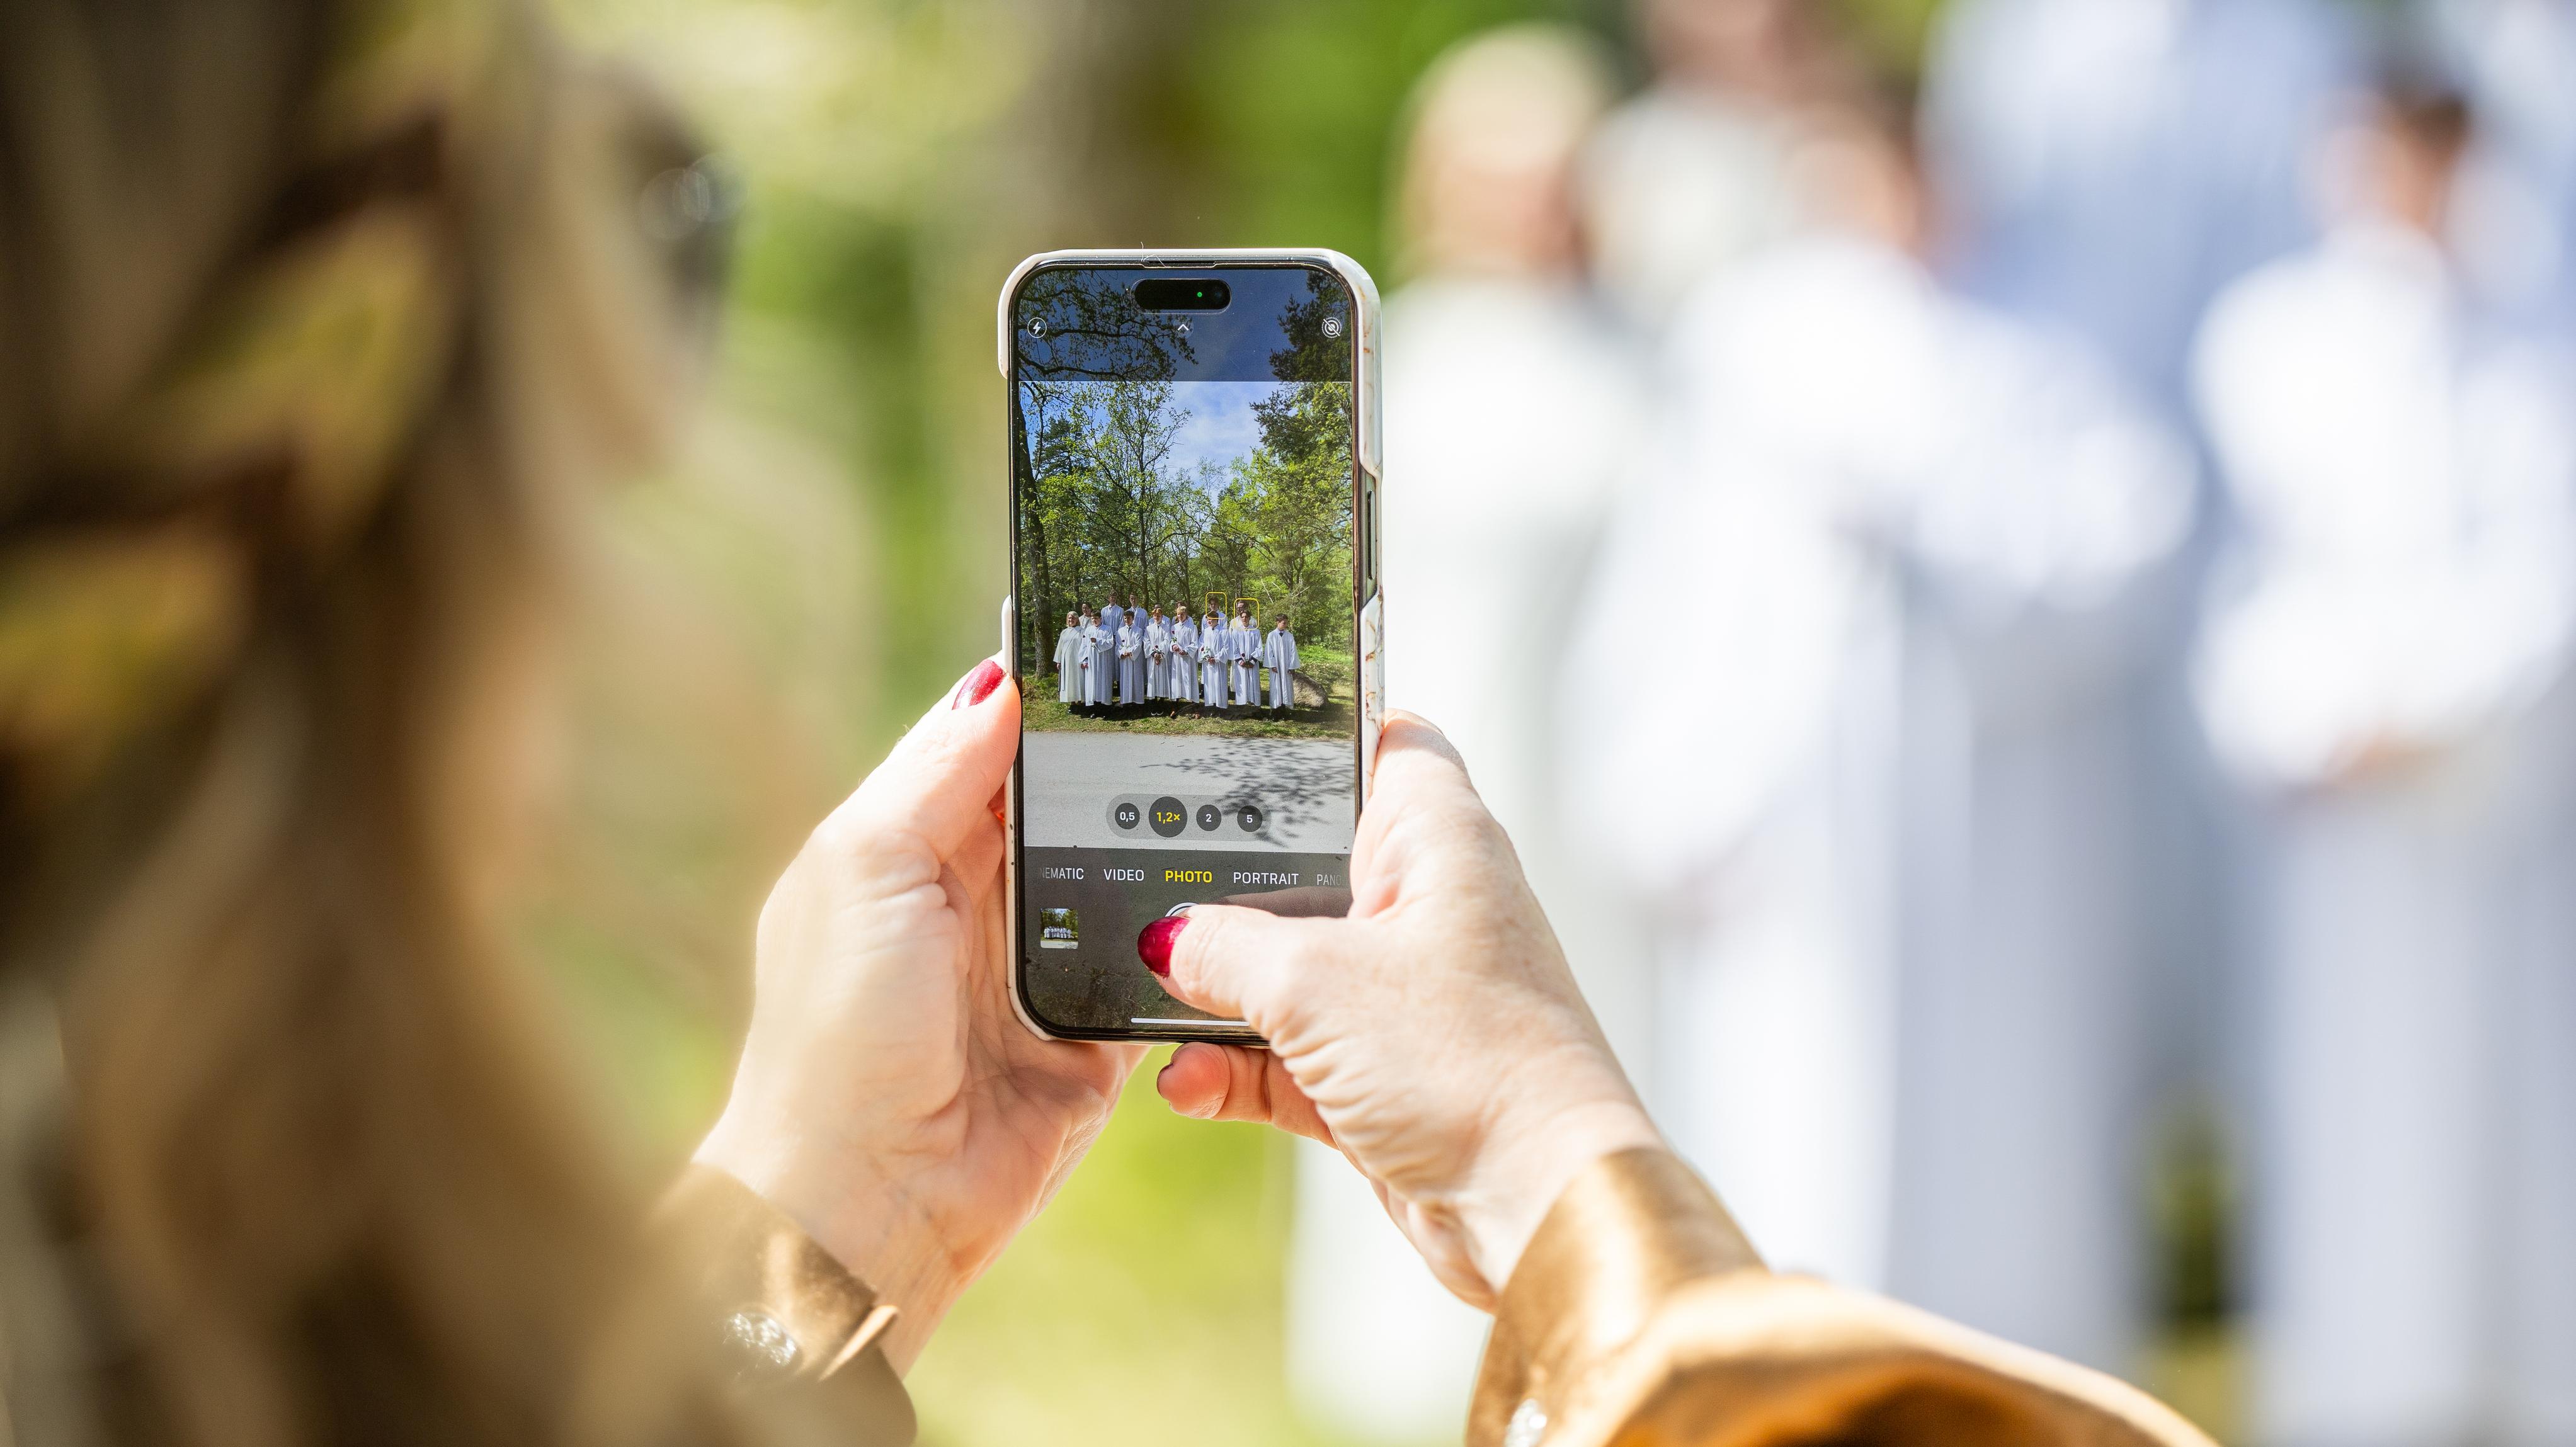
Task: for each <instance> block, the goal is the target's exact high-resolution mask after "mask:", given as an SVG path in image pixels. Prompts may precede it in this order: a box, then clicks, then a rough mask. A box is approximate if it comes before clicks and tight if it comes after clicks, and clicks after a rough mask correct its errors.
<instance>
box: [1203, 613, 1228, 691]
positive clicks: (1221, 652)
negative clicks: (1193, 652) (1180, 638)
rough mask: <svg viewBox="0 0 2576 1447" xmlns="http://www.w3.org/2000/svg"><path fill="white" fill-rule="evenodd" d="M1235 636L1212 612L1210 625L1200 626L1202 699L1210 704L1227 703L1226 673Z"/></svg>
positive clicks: (1208, 622) (1209, 619) (1209, 618)
mask: <svg viewBox="0 0 2576 1447" xmlns="http://www.w3.org/2000/svg"><path fill="white" fill-rule="evenodd" d="M1233 640H1234V635H1233V634H1232V633H1230V632H1228V631H1227V630H1226V626H1225V623H1224V620H1222V619H1220V618H1218V617H1217V616H1216V615H1215V614H1213V613H1211V614H1209V615H1208V621H1207V626H1205V627H1204V628H1201V629H1200V630H1199V649H1200V652H1199V659H1200V662H1199V702H1201V703H1204V704H1206V705H1207V706H1208V707H1210V708H1223V707H1225V677H1226V673H1227V672H1228V668H1229V665H1230V663H1231V662H1232V660H1233V657H1234V641H1233Z"/></svg>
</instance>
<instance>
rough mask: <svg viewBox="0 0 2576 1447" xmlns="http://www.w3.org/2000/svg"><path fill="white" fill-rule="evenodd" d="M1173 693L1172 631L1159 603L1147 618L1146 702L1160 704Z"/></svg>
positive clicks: (1149, 612) (1148, 613) (1147, 614)
mask: <svg viewBox="0 0 2576 1447" xmlns="http://www.w3.org/2000/svg"><path fill="white" fill-rule="evenodd" d="M1171 693H1172V630H1171V627H1170V626H1169V625H1168V624H1166V623H1164V621H1163V605H1162V604H1160V603H1157V604H1155V605H1154V606H1153V608H1152V609H1150V610H1148V612H1147V613H1146V616H1145V700H1146V702H1148V703H1160V702H1162V701H1163V700H1164V699H1166V698H1169V697H1171Z"/></svg>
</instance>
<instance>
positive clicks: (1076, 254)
mask: <svg viewBox="0 0 2576 1447" xmlns="http://www.w3.org/2000/svg"><path fill="white" fill-rule="evenodd" d="M1085 262H1095V263H1104V264H1110V265H1120V266H1128V265H1143V266H1148V267H1152V266H1169V267H1173V268H1176V269H1194V268H1206V267H1216V266H1226V265H1234V264H1240V263H1244V262H1295V263H1301V264H1305V265H1310V266H1322V267H1326V268H1329V269H1330V270H1331V271H1332V272H1333V273H1334V274H1335V275H1338V276H1339V277H1341V279H1342V281H1343V283H1344V284H1345V285H1347V286H1349V287H1350V289H1351V320H1352V323H1353V332H1354V336H1353V345H1354V347H1355V349H1356V354H1357V358H1358V366H1357V368H1356V371H1357V375H1356V377H1355V378H1354V379H1353V389H1352V407H1351V411H1352V422H1353V425H1354V426H1355V427H1356V428H1357V430H1358V434H1359V435H1358V436H1357V438H1356V439H1354V442H1355V456H1356V459H1357V462H1358V469H1359V478H1358V489H1359V496H1358V497H1357V498H1356V499H1355V500H1354V503H1353V515H1354V520H1353V524H1352V527H1353V531H1354V532H1355V534H1356V535H1357V539H1356V543H1355V547H1356V550H1357V551H1358V553H1359V554H1360V558H1361V562H1360V568H1359V572H1360V581H1359V584H1358V587H1357V589H1356V593H1357V602H1358V610H1357V611H1358V615H1359V616H1358V635H1359V637H1358V648H1359V682H1358V689H1359V709H1360V741H1359V751H1360V756H1359V761H1358V774H1359V797H1360V808H1361V810H1362V811H1363V812H1365V811H1366V810H1367V808H1368V801H1369V795H1370V793H1371V785H1372V784H1373V783H1374V781H1375V776H1376V772H1377V741H1378V735H1379V734H1380V733H1381V732H1382V731H1383V730H1384V729H1385V727H1386V587H1385V578H1384V575H1383V573H1382V571H1381V570H1380V567H1379V561H1380V559H1381V558H1382V556H1383V549H1382V548H1381V547H1380V545H1379V544H1380V538H1379V528H1380V520H1381V519H1382V518H1383V517H1384V515H1385V513H1384V509H1383V506H1382V499H1383V495H1384V492H1385V481H1384V471H1383V466H1382V458H1383V452H1382V450H1381V447H1380V442H1381V438H1380V433H1379V420H1380V416H1379V395H1380V382H1379V376H1380V368H1379V345H1380V342H1381V340H1382V326H1381V321H1380V315H1379V311H1380V308H1379V304H1378V294H1377V282H1376V280H1375V279H1374V278H1372V277H1370V275H1369V274H1368V272H1367V270H1366V269H1364V268H1363V267H1361V265H1360V264H1359V263H1358V262H1356V261H1353V260H1351V259H1350V258H1349V257H1347V256H1344V255H1343V254H1341V253H1340V252H1338V251H1329V250H1323V249H1320V248H1312V249H1307V248H1286V249H1277V250H1273V249H1268V248H1258V247H1255V248H1222V247H1221V248H1216V249H1212V250H1205V251H1163V250H1154V249H1140V250H1114V251H1042V252H1039V253H1038V254H1037V255H1035V256H1032V257H1029V258H1028V259H1026V260H1024V261H1022V262H1021V263H1020V264H1019V265H1018V266H1015V267H1013V268H1011V274H1010V275H1009V276H1007V277H1005V278H1003V281H1002V294H1001V296H1000V298H999V299H998V300H997V301H996V302H995V303H994V307H993V360H994V364H995V365H996V366H997V367H998V368H999V369H1000V371H1001V374H1002V386H1003V391H1004V393H1005V396H1004V402H1003V406H1004V422H1003V426H1004V428H1005V431H1006V432H1007V429H1008V427H1009V425H1010V424H1009V420H1008V419H1009V411H1008V408H1009V398H1008V395H1007V394H1008V392H1009V389H1010V381H1011V300H1012V298H1014V297H1016V296H1018V295H1019V292H1020V284H1021V283H1022V282H1024V281H1026V280H1027V279H1028V276H1029V273H1031V272H1033V271H1036V270H1037V269H1038V268H1040V267H1042V266H1048V265H1053V264H1058V263H1071V264H1081V263H1085ZM1016 565H1017V560H1016V559H1013V560H1009V561H1008V562H1007V563H1006V567H1016ZM1005 576H1014V575H1013V574H1008V573H1006V574H1005ZM1001 624H1002V634H1001V640H1002V655H1003V657H1004V658H1005V659H1006V660H1008V666H1009V667H1010V670H1011V683H1012V686H1013V687H1018V686H1019V684H1020V682H1021V679H1020V649H1019V616H1018V610H1017V600H1016V599H1015V598H1014V597H1012V596H1011V595H1009V594H1005V595H1004V596H1003V598H1002V614H1001ZM1002 798H1003V807H1004V810H1005V814H1004V819H1003V829H1004V832H1005V843H1006V847H1005V848H1004V849H1003V851H1002V868H1003V871H1004V873H1003V894H1004V897H1005V899H1006V900H1007V901H1008V905H1007V908H1006V909H1005V910H1004V915H1005V919H1004V921H1003V949H1004V950H1005V951H1006V952H1007V954H1008V956H1009V960H1010V970H1011V1009H1012V1011H1013V1012H1014V1013H1016V1014H1017V1015H1018V1016H1019V1017H1020V1023H1021V1024H1022V1025H1025V1026H1027V1027H1028V1030H1029V1033H1030V1034H1033V1035H1036V1036H1038V1037H1039V1038H1041V1039H1046V1040H1052V1039H1055V1038H1056V1036H1055V1035H1054V1034H1053V1033H1051V1032H1050V1031H1048V1030H1047V1029H1046V1027H1045V1026H1043V1025H1040V1024H1039V1023H1038V1020H1037V1017H1036V1016H1035V1015H1034V1014H1033V1013H1031V1011H1030V1010H1029V1007H1028V1002H1027V1000H1026V999H1025V998H1023V996H1022V995H1021V992H1020V852H1019V849H1018V847H1017V846H1018V841H1019V837H1020V768H1019V763H1018V761H1017V760H1014V761H1013V762H1012V764H1011V776H1010V778H1009V779H1008V780H1007V781H1006V782H1005V784H1004V786H1003V790H1002ZM1135 1038H1138V1039H1155V1040H1162V1039H1171V1038H1181V1037H1176V1036H1167V1035H1160V1034H1156V1035H1151V1036H1147V1035H1141V1034H1140V1035H1138V1036H1137V1037H1135ZM1186 1038H1190V1039H1205V1040H1219V1041H1224V1042H1226V1043H1228V1044H1235V1045H1256V1046H1257V1045H1259V1044H1261V1037H1260V1036H1259V1035H1257V1034H1255V1033H1254V1032H1253V1031H1252V1030H1251V1029H1250V1028H1249V1027H1247V1026H1240V1025H1238V1026H1235V1027H1233V1028H1231V1029H1229V1028H1226V1027H1224V1026H1222V1025H1212V1026H1211V1028H1210V1029H1209V1030H1208V1031H1207V1032H1206V1033H1205V1034H1203V1035H1191V1036H1188V1037H1186Z"/></svg>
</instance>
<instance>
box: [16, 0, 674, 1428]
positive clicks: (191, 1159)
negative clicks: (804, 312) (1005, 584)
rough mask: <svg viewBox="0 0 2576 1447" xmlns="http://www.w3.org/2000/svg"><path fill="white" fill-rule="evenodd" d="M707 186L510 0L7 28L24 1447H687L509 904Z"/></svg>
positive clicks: (643, 107)
mask: <svg viewBox="0 0 2576 1447" xmlns="http://www.w3.org/2000/svg"><path fill="white" fill-rule="evenodd" d="M698 160H699V157H698V155H697V152H696V150H695V148H694V147H693V146H691V145H690V144H689V143H688V141H687V139H686V137H685V136H684V135H683V134H682V133H681V132H679V131H678V130H677V129H676V128H675V127H674V126H673V125H672V124H671V123H670V122H669V120H668V119H667V117H666V116H664V115H663V114H662V113H661V111H660V110H659V108H658V107H657V106H655V105H654V104H653V103H652V101H651V99H650V97H649V96H648V95H646V93H645V92H643V91H642V90H641V89H640V88H639V87H637V86H635V85H633V84H632V83H629V82H626V81H623V80H621V79H620V78H618V77H617V76H615V75H613V74H610V73H607V72H604V71H601V70H598V69H595V68H591V67H587V66H584V65H582V64H580V63H578V62H577V61H576V60H574V59H573V58H571V57H569V56H566V55H564V54H562V53H561V52H559V51H558V50H557V49H556V48H555V47H554V46H553V44H552V43H551V41H550V37H549V36H548V35H547V34H546V33H545V32H544V31H543V29H542V27H541V26H540V25H539V23H538V22H537V20H536V19H535V17H534V15H533V14H532V13H531V12H530V11H529V10H528V9H527V8H526V7H525V6H524V5H522V4H519V3H513V0H460V3H454V4H446V3H438V0H380V3H364V0H346V3H332V0H95V3H86V4H83V3H74V0H13V3H12V4H10V5H9V6H7V7H5V8H0V335H6V336H7V337H8V338H9V342H8V345H7V346H5V347H0V1057H5V1058H0V1086H5V1088H6V1089H7V1090H8V1091H9V1092H10V1094H11V1098H10V1099H9V1100H8V1102H7V1103H6V1109H5V1111H0V1116H5V1120H0V1126H5V1131H0V1173H5V1174H0V1409H5V1411H6V1412H7V1414H8V1417H9V1418H10V1419H11V1420H13V1421H14V1422H15V1424H16V1429H17V1434H18V1435H19V1436H20V1438H21V1440H46V1439H49V1438H50V1439H55V1440H84V1439H94V1438H96V1437H97V1436H98V1435H99V1434H100V1433H102V1432H104V1433H106V1434H109V1435H111V1436H115V1437H121V1438H127V1439H135V1438H153V1439H161V1438H167V1437H176V1438H178V1439H181V1440H189V1441H196V1442H202V1443H208V1444H231V1443H244V1444H247V1443H254V1442H256V1443H262V1444H271V1443H288V1442H294V1441H298V1440H315V1439H323V1438H342V1439H346V1438H356V1437H365V1438H384V1437H392V1438H395V1439H399V1440H418V1441H438V1440H450V1439H456V1438H462V1437H469V1436H470V1437H474V1438H478V1439H485V1440H520V1441H537V1440H562V1439H567V1438H585V1439H591V1438H602V1437H613V1438H631V1437H635V1436H642V1435H648V1434H649V1435H653V1436H659V1437H675V1438H676V1437H686V1436H695V1437H705V1436H714V1435H723V1431H722V1429H721V1428H720V1427H719V1425H718V1424H719V1423H721V1422H722V1421H723V1420H724V1419H723V1417H722V1414H721V1412H720V1411H719V1409H718V1408H719V1405H720V1398H719V1395H718V1389H719V1385H720V1384H719V1383H718V1382H717V1380H716V1378H715V1377H714V1376H713V1375H712V1374H711V1372H710V1371H709V1370H708V1369H706V1368H704V1367H703V1366H702V1365H695V1364H686V1362H685V1361H684V1359H689V1354H690V1352H691V1350H692V1344H688V1343H681V1342H677V1341H675V1340H662V1339H661V1338H659V1337H658V1336H655V1335H654V1334H655V1333H657V1332H660V1331H661V1330H662V1328H661V1327H660V1326H658V1325H656V1326H639V1325H638V1323H639V1322H659V1321H663V1320H667V1319H669V1318H670V1317H671V1316H672V1315H673V1314H671V1313H659V1314H657V1313H652V1312H637V1311H635V1310H633V1308H634V1306H635V1305H636V1303H637V1302H638V1301H640V1300H641V1299H643V1297H645V1296H649V1295H650V1294H651V1292H652V1291H653V1290H654V1289H655V1288H654V1287H653V1286H652V1285H651V1282H650V1278H649V1277H648V1276H647V1275H646V1274H645V1273H643V1272H641V1270H640V1266H639V1263H640V1262H641V1261H642V1259H643V1258H642V1256H641V1255H640V1253H639V1250H638V1244H637V1241H636V1223H637V1221H638V1219H639V1213H640V1206H639V1203H638V1202H637V1200H636V1199H635V1196H634V1194H633V1192H631V1191H630V1190H629V1189H627V1187H626V1183H624V1182H623V1181H622V1180H621V1179H620V1178H619V1177H618V1175H617V1174H616V1173H615V1171H614V1170H613V1169H611V1168H610V1167H609V1166H608V1164H607V1163H606V1160H605V1155H604V1152H603V1150H602V1149H601V1147H600V1146H599V1144H598V1142H597V1138H596V1135H595V1132H594V1131H593V1129H592V1122H590V1121H589V1120H588V1118H587V1117H586V1116H585V1114H584V1113H583V1111H582V1110H581V1109H580V1108H579V1107H578V1105H577V1100H578V1093H577V1091H576V1090H575V1089H574V1088H573V1086H572V1083H571V1081H570V1080H569V1079H568V1078H567V1075H566V1072H565V1070H564V1067H563V1064H562V1062H563V1059H564V1051H563V1050H562V1049H561V1048H560V1046H559V1044H558V1042H557V1041H556V1039H555V1038H554V1035H553V1032H552V1031H551V1030H550V1029H549V1028H548V1025H549V1023H550V1022H549V1020H548V1018H547V1012H546V1011H545V1010H544V1009H543V1008H541V1005H540V1002H539V1000H538V998H537V995H536V992H535V987H534V985H533V983H532V982H531V981H530V980H529V979H528V978H527V977H526V976H525V975H524V974H523V973H522V972H521V971H520V970H519V969H518V968H516V966H515V962H514V961H512V960H511V959H510V958H509V957H508V955H507V954H506V953H505V951H503V950H502V949H501V948H500V946H499V944H498V941H497V928H496V921H495V906H496V896H497V893H498V885H499V884H500V882H501V879H502V876H503V874H504V872H505V871H506V869H507V868H508V867H509V862H510V860H511V858H512V856H511V854H510V852H509V849H508V841H509V836H510V834H511V832H512V818H513V815H514V813H515V810H516V804H517V800H518V799H519V798H520V797H521V796H522V795H523V793H524V785H525V783H526V779H525V772H526V771H525V767H524V761H523V757H522V756H523V755H524V753H525V752H526V728H527V723H528V719H529V714H530V709H529V703H530V693H531V684H532V682H533V680H535V679H536V678H537V677H538V676H540V665H541V663H542V660H543V659H544V657H545V654H544V646H545V642H546V636H547V629H548V619H549V618H550V616H551V615H552V613H553V611H554V606H555V603H556V592H557V586H556V585H557V576H558V570H557V568H556V562H555V560H556V558H557V556H558V552H559V545H560V541H561V538H562V535H563V533H564V530H565V527H566V525H567V518H568V514H569V512H570V511H571V509H572V507H573V506H574V505H575V504H576V503H577V501H578V495H579V491H580V484H581V483H582V482H583V481H584V480H585V479H588V478H593V477H597V476H599V475H601V474H603V473H604V472H607V471H610V470H613V469H617V468H620V467H623V466H626V465H629V464H631V463H632V462H633V461H635V460H636V459H638V458H641V457H644V456H646V455H649V454H651V453H652V452H654V451H655V450H657V449H658V448H659V447H660V446H661V445H662V444H663V443H664V441H665V440H666V439H665V438H664V436H663V431H664V428H665V427H666V426H667V425H668V424H667V420H666V419H667V418H668V417H669V416H670V415H671V412H672V410H673V407H672V404H673V403H674V402H675V401H676V400H677V399H678V397H679V395H680V393H681V391H682V389H683V385H684V383H685V382H686V381H687V380H688V374H689V372H690V370H691V368H692V367H693V366H694V365H695V361H694V358H695V356H696V355H697V353H698V351H699V348H697V347H696V346H694V345H692V338H691V336H690V334H691V333H692V332H693V331H696V330H698V329H699V328H700V326H701V325H702V323H703V322H704V320H705V318H706V315H707V309H708V306H709V297H710V295H711V293H710V292H709V291H708V289H707V288H706V287H705V286H704V285H703V283H704V282H705V280H706V278H707V277H708V276H709V275H710V274H711V273H712V270H713V267H712V264H711V263H712V256H711V247H712V246H713V244H714V243H713V240H712V236H713V232H712V230H711V229H710V228H709V227H707V226H705V225H701V224H699V223H701V222H706V221H708V220H710V219H711V211H710V208H709V206H708V204H707V198H708V195H709V194H710V193H709V191H708V189H707V188H708V184H709V183H708V182H707V180H706V177H705V176H704V175H703V174H702V173H701V172H700V171H699V170H698V169H697V162H698ZM48 1099H50V1100H51V1101H52V1102H53V1104H52V1105H51V1106H50V1107H48V1105H47V1104H46V1101H47V1100H48ZM648 1337H651V1338H652V1340H651V1341H649V1342H648V1341H647V1338H648ZM75 1338H77V1339H78V1340H75ZM647 1359H650V1360H652V1361H654V1362H657V1363H659V1365H657V1366H653V1367H650V1368H647V1367H645V1366H643V1365H641V1364H642V1363H643V1362H645V1361H646V1360H647ZM84 1423H86V1425H83V1424H84Z"/></svg>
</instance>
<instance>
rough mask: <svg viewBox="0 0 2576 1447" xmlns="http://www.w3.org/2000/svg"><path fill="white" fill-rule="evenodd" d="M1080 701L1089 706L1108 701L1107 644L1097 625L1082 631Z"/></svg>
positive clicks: (1087, 626)
mask: <svg viewBox="0 0 2576 1447" xmlns="http://www.w3.org/2000/svg"><path fill="white" fill-rule="evenodd" d="M1082 701H1083V702H1084V703H1086V704H1091V705H1099V704H1103V703H1107V702H1108V701H1109V644H1108V641H1107V640H1106V639H1104V638H1103V637H1102V636H1101V633H1100V625H1099V624H1097V623H1092V624H1088V625H1086V626H1085V627H1084V628H1083V630H1082Z"/></svg>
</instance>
